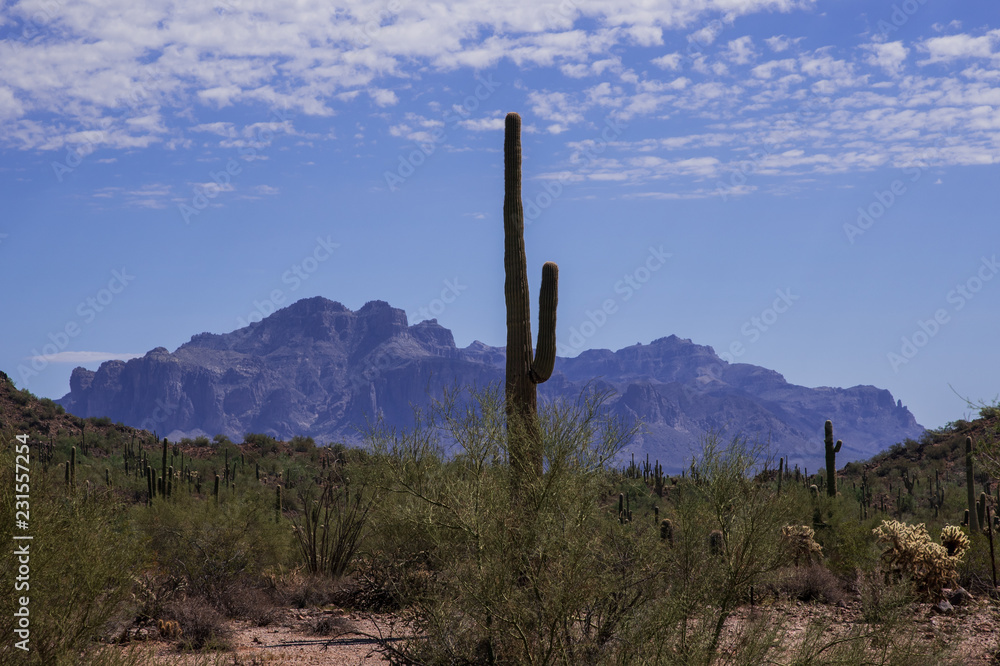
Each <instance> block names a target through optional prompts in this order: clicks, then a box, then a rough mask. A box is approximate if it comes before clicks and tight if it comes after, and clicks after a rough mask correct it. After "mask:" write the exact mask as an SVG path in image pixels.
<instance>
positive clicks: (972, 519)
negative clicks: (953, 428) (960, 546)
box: [965, 437, 979, 532]
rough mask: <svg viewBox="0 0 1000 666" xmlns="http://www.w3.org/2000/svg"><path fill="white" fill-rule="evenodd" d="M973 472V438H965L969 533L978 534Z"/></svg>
mask: <svg viewBox="0 0 1000 666" xmlns="http://www.w3.org/2000/svg"><path fill="white" fill-rule="evenodd" d="M973 477H974V475H973V470H972V438H971V437H966V438H965V489H966V491H967V492H968V494H969V532H978V531H979V523H978V522H977V520H976V519H977V515H976V481H975V478H973Z"/></svg>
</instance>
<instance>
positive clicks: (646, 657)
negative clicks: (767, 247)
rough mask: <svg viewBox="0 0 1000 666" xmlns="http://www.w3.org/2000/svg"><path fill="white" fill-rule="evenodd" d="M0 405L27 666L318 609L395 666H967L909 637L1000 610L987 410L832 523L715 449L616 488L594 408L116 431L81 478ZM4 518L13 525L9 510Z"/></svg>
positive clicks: (938, 646)
mask: <svg viewBox="0 0 1000 666" xmlns="http://www.w3.org/2000/svg"><path fill="white" fill-rule="evenodd" d="M4 384H5V386H4V387H3V391H4V394H3V395H4V399H3V402H2V404H3V407H4V412H3V437H4V439H5V441H8V442H10V441H13V438H14V437H15V436H16V435H17V434H21V433H26V434H28V435H29V437H30V440H29V441H30V448H31V459H32V486H31V504H32V521H31V522H32V526H33V528H32V531H33V533H34V537H35V540H34V544H33V548H34V550H33V553H34V556H33V559H32V578H31V584H32V607H33V608H34V609H36V611H35V615H34V616H33V618H32V647H33V652H32V653H31V659H30V660H28V661H26V662H24V660H22V662H24V663H45V664H78V663H107V664H129V663H131V664H142V663H154V660H153V657H152V656H151V652H150V651H149V650H148V647H149V645H151V644H158V645H163V644H169V645H171V646H173V649H174V650H176V651H178V653H179V654H180V653H185V652H186V653H192V652H198V653H200V652H205V654H226V650H227V649H228V648H229V647H230V646H231V638H232V635H231V631H232V626H233V624H232V623H233V621H234V620H235V621H239V622H242V623H244V624H246V623H249V624H255V625H263V626H267V625H268V624H269V623H273V622H275V621H277V618H278V617H279V615H280V613H281V611H282V609H286V608H308V607H329V605H330V604H333V605H336V606H339V607H347V608H352V609H355V610H356V611H359V612H380V613H382V612H389V613H392V614H394V615H395V616H396V617H398V618H399V619H400V622H398V623H397V624H396V625H395V629H393V630H388V631H387V632H386V633H384V634H382V635H381V636H376V638H378V639H381V643H380V644H379V646H380V649H381V651H382V653H383V655H384V658H385V659H387V660H389V661H393V662H395V663H401V664H403V663H411V664H444V663H505V664H512V663H566V664H569V663H572V664H578V663H593V664H604V663H649V664H661V663H662V664H671V663H676V664H692V663H698V664H717V663H764V662H768V663H788V664H793V663H796V664H797V663H885V664H890V663H899V664H902V663H906V664H913V663H947V661H948V660H949V658H950V659H952V660H953V661H954V662H955V663H961V662H962V661H963V659H966V657H967V655H964V654H963V653H961V652H960V651H958V652H954V654H951V653H950V651H953V650H954V648H955V647H956V645H957V644H958V643H959V641H958V640H957V639H955V638H952V639H950V640H949V639H947V637H944V636H937V637H934V638H931V639H928V638H926V637H925V636H924V634H923V632H920V631H916V630H914V628H913V626H912V623H914V622H916V621H918V619H919V618H925V617H926V616H927V614H928V613H931V612H942V613H944V614H946V615H947V614H950V615H956V616H960V615H961V614H963V613H969V612H972V610H971V609H973V608H983V607H985V608H991V607H992V604H994V603H995V598H996V592H995V590H996V588H995V586H994V583H993V580H994V575H995V573H994V567H993V563H994V560H993V543H992V536H991V535H992V532H993V530H994V529H995V527H996V525H995V520H994V517H995V513H996V512H995V508H996V506H997V503H998V497H997V484H995V483H993V479H994V477H993V472H994V470H995V469H996V467H995V464H994V463H993V460H994V456H995V455H996V441H997V434H998V432H997V429H998V428H1000V419H998V418H997V415H996V414H995V413H993V412H991V411H990V410H989V409H986V408H984V409H983V410H982V411H983V416H982V417H981V418H980V419H977V420H975V421H972V422H965V421H961V422H956V423H954V424H951V425H950V426H949V427H948V428H945V429H942V430H941V431H933V432H929V433H928V434H927V435H926V437H925V438H923V439H922V440H921V441H919V442H915V441H908V442H905V443H901V444H900V445H899V446H897V447H894V449H893V450H892V451H889V452H886V453H885V454H883V455H881V456H878V457H876V458H875V459H873V460H871V461H868V462H865V463H851V464H849V465H847V466H846V467H845V468H844V469H842V470H840V471H838V472H837V474H836V476H837V477H838V488H839V490H838V492H837V494H836V495H834V496H830V495H829V494H828V493H827V492H826V491H827V490H828V488H829V480H828V479H829V475H828V473H827V470H825V469H824V470H816V471H815V472H812V473H810V474H809V475H806V474H805V473H804V471H802V470H799V469H798V468H797V467H795V466H789V465H786V464H785V461H784V460H783V459H778V460H777V461H776V460H775V459H774V458H773V457H772V456H771V454H770V452H769V451H768V449H767V446H766V444H765V443H762V442H754V441H750V440H747V439H746V438H744V437H741V436H740V435H739V434H733V435H729V436H724V435H723V434H721V433H717V434H712V435H709V436H707V437H706V438H705V439H704V442H703V446H702V450H701V452H700V454H699V455H697V456H696V457H695V458H694V459H692V460H690V461H687V464H685V468H684V471H683V472H682V473H681V474H676V475H669V474H664V472H663V468H662V464H661V461H652V462H649V461H641V462H639V463H636V462H635V461H634V460H632V461H631V462H630V463H629V464H627V465H624V466H621V465H619V464H618V461H619V460H620V459H621V455H622V454H621V452H622V450H623V447H625V446H626V445H627V444H628V443H629V442H630V441H631V437H632V436H633V434H634V428H635V427H636V426H635V424H627V423H623V422H621V421H619V420H616V419H614V418H611V417H609V416H608V415H607V414H606V413H605V411H604V410H603V409H602V403H603V400H604V398H606V396H605V395H602V394H601V393H599V392H590V393H587V394H585V395H583V396H581V397H580V400H579V401H578V402H576V403H574V404H557V405H548V406H546V407H542V408H540V409H539V413H538V430H537V431H535V432H529V431H526V430H519V429H518V428H517V427H516V426H515V427H513V428H508V425H507V424H508V414H507V412H506V409H505V400H504V394H503V389H502V387H501V386H498V385H494V386H487V387H483V388H482V389H480V390H473V389H469V388H456V389H455V390H452V391H448V392H446V394H445V396H444V398H443V399H442V400H439V401H437V402H435V404H434V406H433V408H432V409H431V410H429V411H427V412H422V413H418V414H417V415H416V419H415V423H414V425H413V427H411V428H406V429H398V428H391V427H388V426H385V425H384V424H379V423H376V424H373V425H372V427H371V428H370V430H369V431H368V433H367V444H366V446H364V447H361V448H351V447H346V446H343V445H332V446H322V447H318V446H316V445H315V444H314V443H313V442H311V441H310V440H308V438H300V439H297V440H296V441H294V442H278V441H275V440H274V439H272V438H269V437H267V436H264V435H260V434H248V435H247V436H246V437H245V438H244V441H242V442H239V443H234V442H231V441H229V440H228V439H227V438H223V437H220V438H216V439H215V441H210V440H208V439H207V438H206V439H204V440H202V441H199V440H183V441H181V442H176V443H171V442H167V443H166V444H165V443H164V441H163V440H161V439H158V438H157V437H154V435H153V434H152V433H147V432H144V431H135V430H131V429H129V428H124V427H122V426H117V425H115V424H111V423H110V422H106V423H94V424H90V423H88V425H87V427H86V428H85V430H84V431H85V432H86V433H87V434H86V438H87V445H86V453H84V452H83V450H84V446H83V443H82V433H81V430H80V428H79V427H78V424H77V427H65V426H67V425H69V424H70V421H69V420H71V419H73V418H74V417H70V416H69V415H58V414H53V415H52V418H53V420H52V421H51V422H47V421H45V420H44V417H43V420H41V421H40V423H42V425H43V426H44V425H51V426H52V427H51V428H50V429H49V430H48V431H43V432H38V431H37V430H34V429H33V428H32V419H33V415H31V414H29V412H30V411H32V410H35V409H38V408H44V406H43V405H42V404H41V402H40V401H37V400H35V399H34V398H33V397H31V396H29V397H28V399H27V400H24V401H23V402H22V397H23V394H21V393H19V392H17V395H15V393H16V392H15V391H14V389H13V387H12V385H10V383H9V381H7V380H5V381H4ZM60 425H62V426H63V427H60ZM519 437H524V438H525V441H524V442H521V443H519V444H520V445H522V446H527V445H528V443H529V442H533V443H536V444H537V443H538V442H539V441H540V443H541V452H542V466H541V471H540V473H539V474H538V475H536V476H535V475H528V476H523V475H522V476H520V477H517V478H512V475H511V473H510V460H511V457H510V452H511V441H512V440H516V439H517V438H519ZM539 438H540V439H539ZM970 441H971V442H972V444H971V449H972V452H971V455H970V456H966V445H967V443H968V442H970ZM516 445H517V444H516ZM516 445H515V446H516ZM2 456H3V462H2V467H3V468H4V469H12V468H13V455H12V453H11V447H9V446H8V447H5V448H4V451H3V453H2ZM969 465H971V467H972V473H971V479H972V482H973V483H974V484H975V489H974V490H975V492H974V493H973V494H974V496H975V504H974V506H972V510H971V511H969V508H968V497H969V492H968V488H967V483H968V480H969V478H970V477H969V475H968V469H969V467H968V466H969ZM790 467H791V468H790ZM216 479H218V483H216ZM512 484H514V485H512ZM814 486H816V487H820V488H821V489H822V492H814V491H813V490H812V487H814ZM512 493H515V495H514V496H513V499H512ZM0 501H2V503H3V505H4V511H5V512H6V515H8V516H10V515H12V514H13V509H14V507H13V501H14V500H13V494H12V493H10V492H5V493H3V495H2V500H0ZM966 512H969V514H968V516H975V517H976V519H977V520H979V519H980V517H981V520H982V523H981V524H982V527H979V528H975V529H974V528H972V527H970V526H969V524H968V523H969V522H971V518H968V516H967V513H966ZM967 518H968V519H967ZM11 524H12V522H11V521H10V520H7V521H5V522H4V527H3V528H0V529H3V530H4V531H5V534H4V535H3V536H4V537H5V538H7V539H8V540H9V539H10V538H11V527H10V525H11ZM6 561H10V560H9V559H8V560H6ZM960 586H961V587H962V588H964V590H967V592H964V590H963V591H961V592H959V591H958V590H959V587H960ZM946 599H951V600H953V601H954V602H955V607H953V608H951V609H947V608H943V606H944V605H943V604H942V603H941V602H942V601H944V600H946ZM2 603H3V604H4V605H5V608H4V609H3V613H4V617H5V620H4V622H5V623H9V622H10V618H11V617H12V613H13V608H11V607H10V606H11V603H12V601H11V597H10V595H5V596H4V597H3V602H2ZM795 603H802V604H805V605H806V606H809V607H813V608H830V609H842V608H845V607H846V608H854V609H856V611H857V617H856V618H855V619H854V620H853V621H851V622H849V623H845V624H838V623H837V622H836V621H835V620H834V618H833V617H826V616H821V617H819V618H816V619H814V620H813V621H811V622H809V623H806V624H805V626H804V627H803V626H799V625H795V626H794V628H793V624H794V621H793V620H792V619H790V617H789V616H787V615H785V614H783V613H781V612H779V609H781V608H783V607H784V606H785V605H786V604H795ZM960 604H961V605H960ZM939 606H941V607H942V608H940V609H938V610H937V611H935V610H934V609H935V608H937V607H939ZM797 608H801V607H799V606H797ZM915 618H916V619H915ZM5 649H6V648H5ZM949 654H951V656H950V657H949ZM8 656H9V655H8ZM18 656H19V655H18ZM12 663H17V662H12ZM984 663H985V662H984Z"/></svg>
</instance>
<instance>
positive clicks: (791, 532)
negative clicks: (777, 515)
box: [781, 525, 823, 566]
mask: <svg viewBox="0 0 1000 666" xmlns="http://www.w3.org/2000/svg"><path fill="white" fill-rule="evenodd" d="M815 536H816V533H815V532H814V531H813V528H811V527H809V526H808V525H785V526H784V527H782V528H781V540H782V542H783V543H784V545H785V547H786V548H787V549H788V551H789V553H790V554H791V556H792V559H793V560H794V562H795V566H799V559H800V558H804V559H805V561H806V564H812V557H813V555H816V561H817V562H819V561H820V560H821V559H823V546H821V545H819V544H818V543H816V539H815Z"/></svg>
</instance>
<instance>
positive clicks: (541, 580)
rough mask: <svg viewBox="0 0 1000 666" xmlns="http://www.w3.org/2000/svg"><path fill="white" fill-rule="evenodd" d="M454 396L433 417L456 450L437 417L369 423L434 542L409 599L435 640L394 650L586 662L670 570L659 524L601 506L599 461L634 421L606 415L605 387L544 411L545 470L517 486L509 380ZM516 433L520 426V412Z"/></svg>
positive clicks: (409, 510)
mask: <svg viewBox="0 0 1000 666" xmlns="http://www.w3.org/2000/svg"><path fill="white" fill-rule="evenodd" d="M457 398H458V396H456V395H455V394H453V393H452V394H448V395H446V396H445V399H444V400H443V401H442V402H440V403H438V404H437V405H436V406H435V410H436V411H435V412H434V413H433V414H432V416H431V419H432V423H433V424H435V425H437V426H439V427H440V428H443V429H445V430H446V432H447V433H448V435H449V436H451V438H452V439H453V441H454V442H455V443H456V444H457V445H458V447H459V451H458V453H457V454H456V455H455V457H454V458H453V459H452V460H449V461H444V460H443V457H442V456H441V455H440V453H441V447H440V446H439V443H438V442H437V440H436V438H435V435H434V433H436V432H438V431H437V430H436V429H435V428H426V429H424V428H419V429H415V430H413V431H409V432H406V433H400V432H396V431H392V430H389V429H381V430H380V429H375V430H374V431H373V432H372V433H371V445H372V451H373V459H374V461H375V463H376V464H377V465H379V466H381V468H382V474H383V480H384V481H383V483H385V484H386V487H387V488H389V489H391V490H393V491H395V492H397V493H399V495H400V496H401V497H405V498H406V502H405V504H404V505H403V506H400V507H399V508H400V510H401V511H402V512H403V513H404V514H405V515H406V516H407V518H408V519H410V520H411V521H413V523H414V524H415V527H416V528H417V529H415V530H412V531H420V532H423V535H424V537H423V539H421V540H422V541H423V542H424V543H426V544H427V545H428V546H429V549H428V553H427V557H426V561H427V562H428V565H429V571H428V573H429V576H430V580H429V581H428V582H427V584H426V587H425V588H424V589H425V593H424V594H423V595H419V596H417V595H414V596H415V598H412V597H411V599H412V601H413V603H414V608H415V611H416V615H417V618H416V620H415V624H416V625H417V627H418V628H419V630H420V633H422V634H423V635H425V636H426V638H425V639H423V640H415V641H412V642H410V643H409V644H408V645H406V646H403V647H401V648H400V647H397V648H396V649H398V650H400V651H403V652H405V653H406V654H407V655H408V657H409V658H413V659H416V660H419V661H421V662H425V663H428V662H433V663H443V662H452V663H473V662H474V663H482V662H484V661H486V662H491V661H495V662H500V663H528V662H530V663H537V662H539V661H545V662H552V661H558V662H562V663H589V662H592V661H594V660H595V659H596V658H597V656H598V655H600V654H603V653H606V652H608V651H613V650H614V646H615V645H616V644H617V640H616V639H619V635H620V633H621V631H622V627H623V626H624V625H625V624H626V623H627V622H628V619H629V618H630V617H631V616H632V614H634V613H636V612H637V611H638V609H639V608H640V607H642V606H643V604H644V603H647V602H648V601H650V600H651V599H652V598H653V597H654V596H655V595H656V594H657V592H658V591H660V592H661V591H662V580H663V577H662V572H661V573H659V574H658V573H657V570H658V569H659V565H658V564H654V563H653V559H652V558H651V557H650V556H649V554H651V553H652V552H654V549H658V548H659V546H660V543H659V535H658V533H655V532H656V530H654V529H653V527H652V523H651V522H650V524H649V525H647V526H646V527H647V529H646V530H645V531H642V530H641V529H640V530H637V529H636V527H635V526H633V525H626V526H623V525H620V524H619V523H618V521H617V517H616V516H614V517H613V516H612V515H611V514H610V513H609V512H608V511H607V510H605V509H604V508H603V507H602V506H600V500H601V499H602V498H603V497H604V496H605V493H606V491H607V488H606V487H605V485H604V483H603V465H604V464H605V463H606V462H607V461H609V460H610V459H611V458H612V457H613V455H614V454H615V453H616V452H617V450H618V449H619V448H620V446H621V445H622V443H623V442H624V440H625V437H626V436H627V434H628V433H627V430H626V429H624V428H623V427H621V426H620V424H619V423H617V422H615V421H614V420H613V419H610V418H606V417H604V416H602V413H601V410H600V406H601V403H602V397H601V396H595V395H592V394H591V395H589V396H586V397H584V398H582V399H581V401H580V402H578V403H576V404H575V405H556V406H552V407H551V408H550V409H549V410H548V411H546V412H543V415H542V417H541V423H542V432H543V436H542V444H543V450H544V469H545V472H544V473H543V475H542V477H541V478H540V479H538V480H537V482H535V481H534V480H532V481H529V482H527V483H526V484H525V485H524V486H522V487H521V488H519V492H518V493H517V494H515V495H513V496H512V491H511V487H510V485H509V476H508V473H507V466H506V460H507V442H508V440H507V431H506V429H505V427H504V426H505V418H504V416H505V415H504V410H503V401H502V394H501V391H500V387H499V386H494V387H491V388H490V389H488V390H486V391H484V392H481V393H479V394H478V395H477V396H475V399H474V400H462V401H461V402H460V401H459V400H457ZM511 436H512V437H521V436H524V433H523V431H522V430H521V429H520V428H519V424H518V423H512V424H511ZM383 544H384V547H388V548H394V547H393V545H392V544H391V543H388V542H385V541H383ZM402 546H403V548H402V550H404V552H408V553H412V546H410V545H409V544H402Z"/></svg>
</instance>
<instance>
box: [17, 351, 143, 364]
mask: <svg viewBox="0 0 1000 666" xmlns="http://www.w3.org/2000/svg"><path fill="white" fill-rule="evenodd" d="M142 356H143V355H142V354H117V353H114V352H99V351H64V352H59V353H58V354H46V355H44V356H32V357H30V360H32V361H47V362H49V363H99V362H101V361H128V360H130V359H133V358H142Z"/></svg>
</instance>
